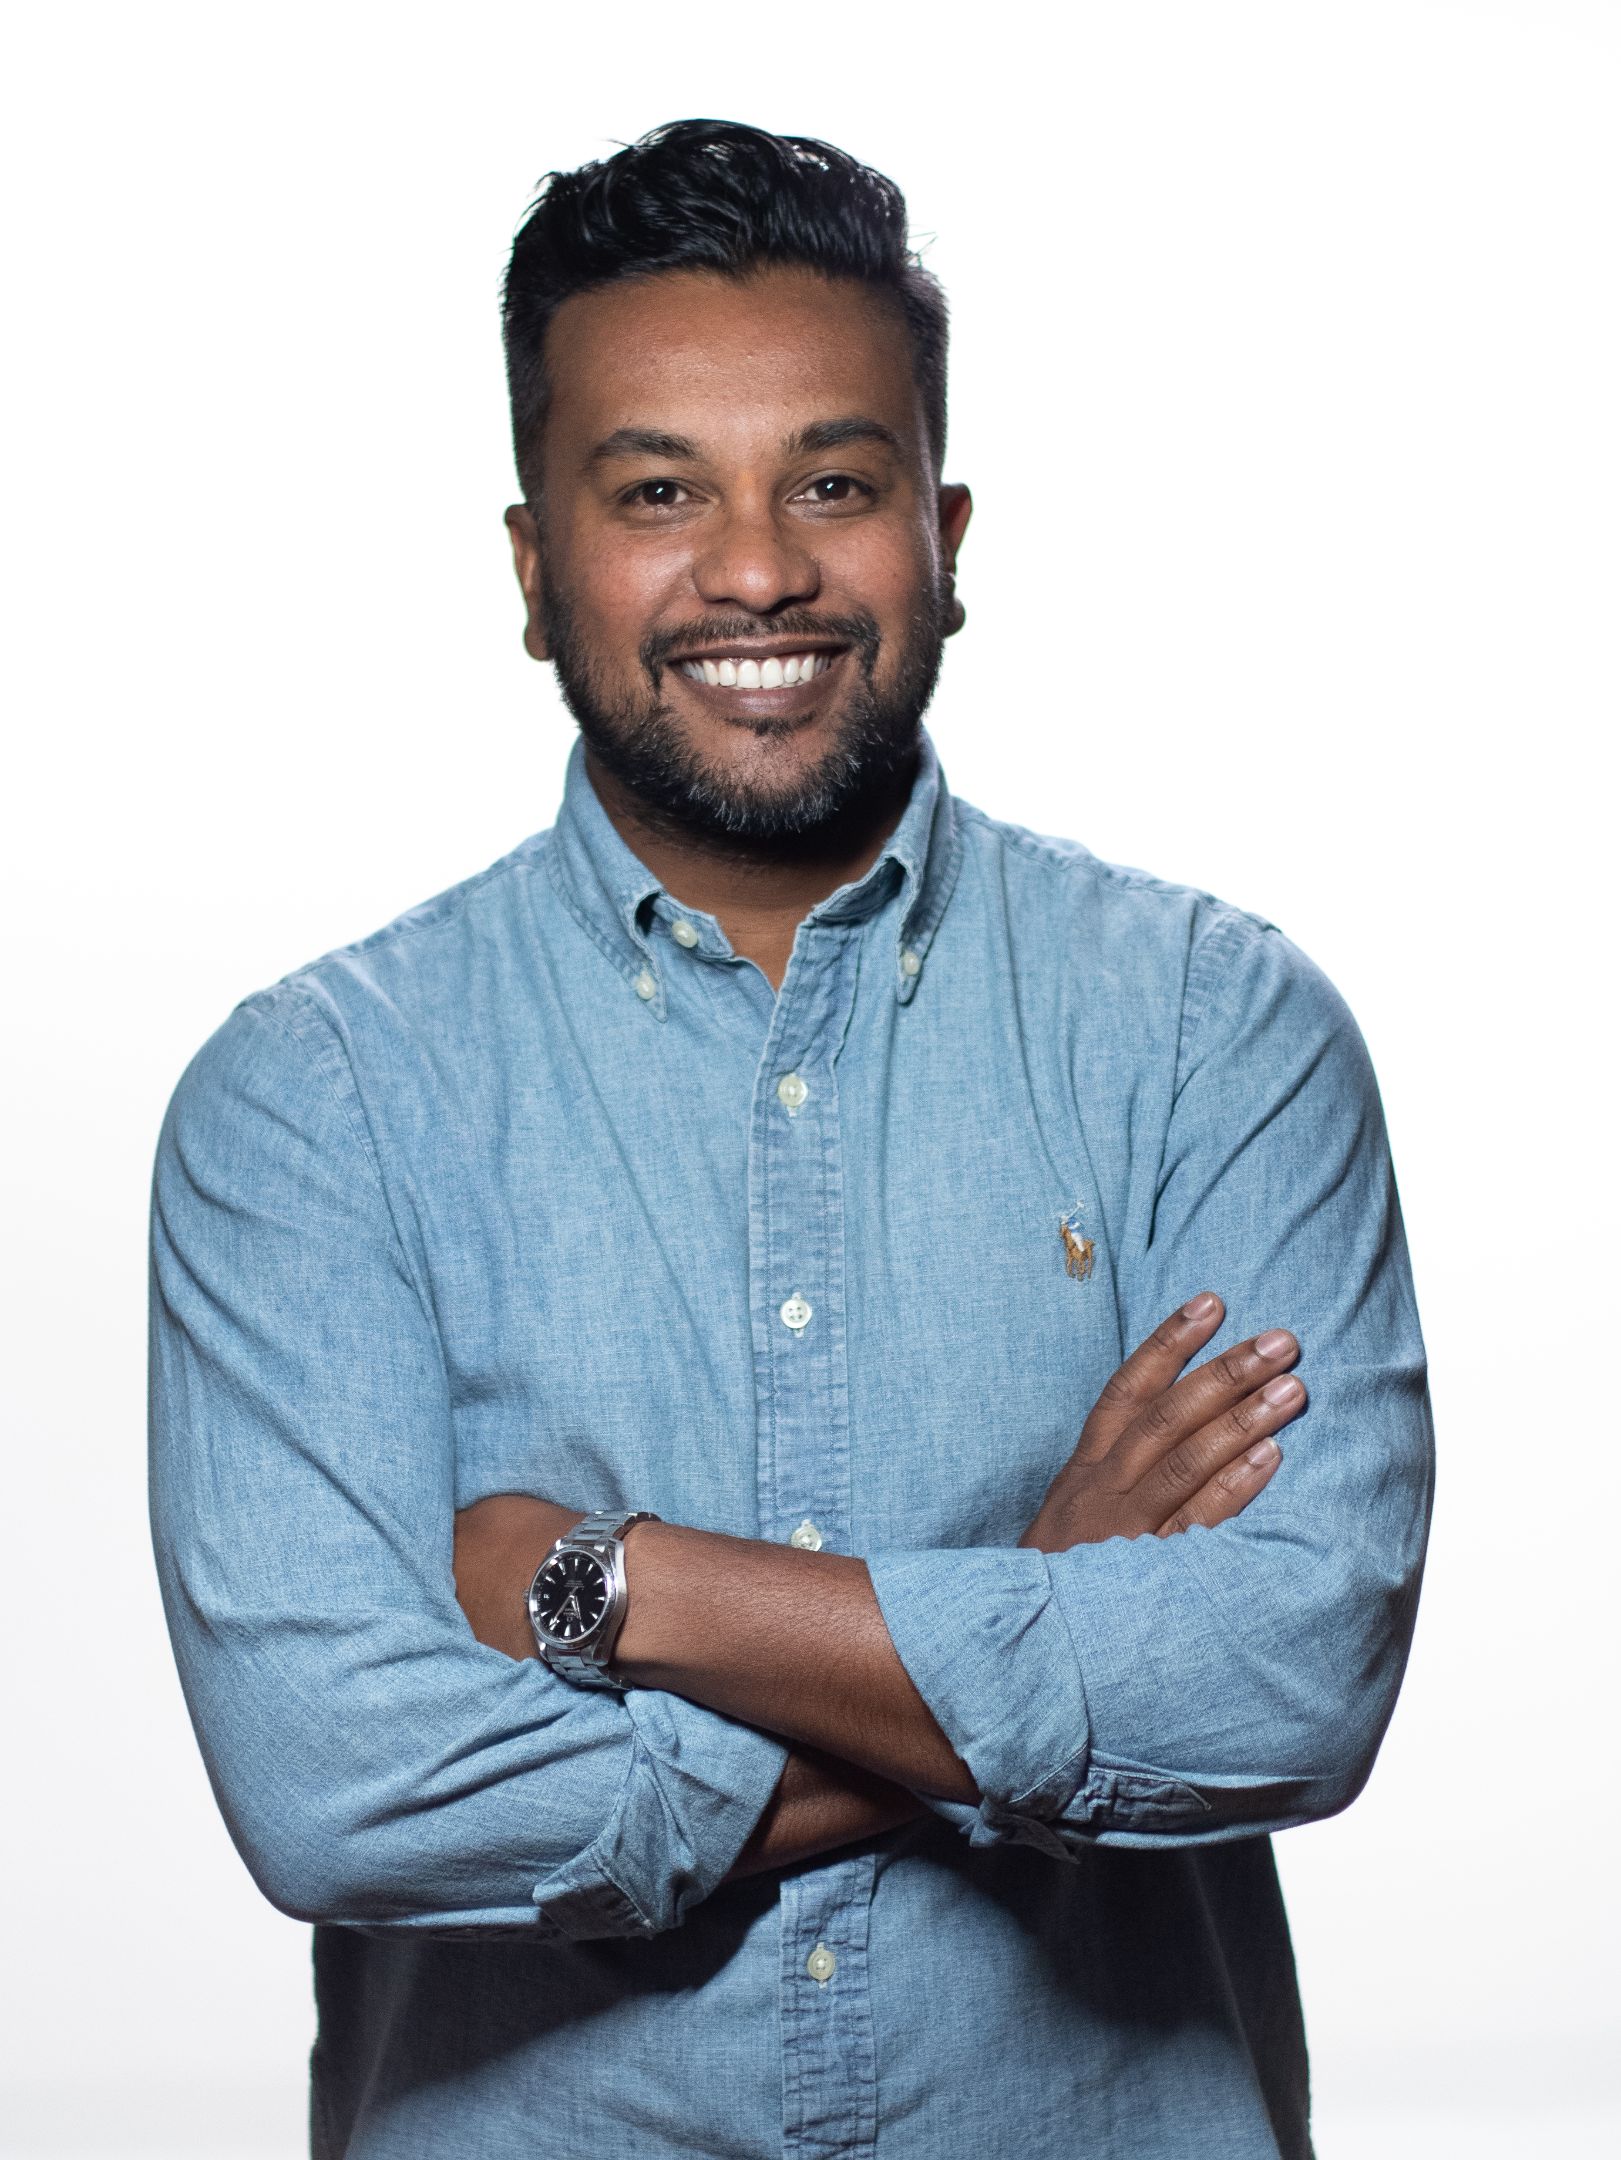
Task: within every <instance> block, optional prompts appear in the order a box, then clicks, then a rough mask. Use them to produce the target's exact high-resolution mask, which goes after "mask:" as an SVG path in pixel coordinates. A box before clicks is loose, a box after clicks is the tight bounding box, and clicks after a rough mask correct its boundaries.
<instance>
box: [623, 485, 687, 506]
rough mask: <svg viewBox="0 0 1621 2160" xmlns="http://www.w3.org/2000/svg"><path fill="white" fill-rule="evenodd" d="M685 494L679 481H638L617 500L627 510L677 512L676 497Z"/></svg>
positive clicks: (683, 487)
mask: <svg viewBox="0 0 1621 2160" xmlns="http://www.w3.org/2000/svg"><path fill="white" fill-rule="evenodd" d="M686 492H687V490H686V487H685V485H684V484H683V483H682V482H681V481H679V480H638V481H637V483H636V485H635V486H634V487H633V488H631V489H630V490H629V491H628V492H627V493H626V494H624V495H622V496H621V497H620V498H619V499H620V501H621V502H622V503H623V504H624V505H625V507H626V508H627V509H629V510H679V509H680V508H681V504H680V503H679V502H678V501H677V499H676V498H677V497H678V496H683V495H685V494H686Z"/></svg>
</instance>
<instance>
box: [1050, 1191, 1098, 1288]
mask: <svg viewBox="0 0 1621 2160" xmlns="http://www.w3.org/2000/svg"><path fill="white" fill-rule="evenodd" d="M1083 1212H1084V1210H1083V1209H1082V1206H1081V1203H1080V1201H1079V1200H1077V1201H1076V1203H1075V1205H1074V1206H1073V1207H1072V1208H1071V1209H1070V1211H1069V1213H1068V1214H1067V1215H1060V1216H1059V1218H1058V1235H1059V1237H1060V1238H1062V1240H1063V1243H1064V1273H1065V1274H1066V1275H1072V1276H1073V1277H1074V1278H1075V1280H1076V1281H1077V1282H1085V1280H1086V1278H1087V1277H1088V1275H1090V1274H1091V1272H1092V1240H1091V1239H1090V1238H1089V1237H1087V1236H1086V1235H1085V1234H1084V1233H1083V1231H1082V1229H1081V1216H1082V1213H1083Z"/></svg>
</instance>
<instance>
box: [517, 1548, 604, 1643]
mask: <svg viewBox="0 0 1621 2160" xmlns="http://www.w3.org/2000/svg"><path fill="white" fill-rule="evenodd" d="M611 1588H612V1585H611V1581H610V1578H609V1575H608V1570H607V1569H606V1568H605V1567H604V1566H603V1564H602V1562H601V1561H600V1560H598V1559H595V1558H593V1556H592V1555H591V1554H590V1553H583V1552H561V1553H558V1554H557V1555H556V1556H555V1557H554V1558H552V1559H550V1560H548V1561H547V1563H546V1565H545V1566H544V1567H543V1568H542V1569H541V1571H540V1573H539V1574H538V1575H537V1576H536V1578H535V1585H534V1588H533V1589H532V1590H531V1591H530V1593H529V1610H530V1612H531V1614H532V1615H533V1617H534V1622H535V1625H536V1627H537V1628H539V1629H540V1630H541V1632H542V1634H544V1635H546V1636H548V1637H550V1639H551V1640H552V1641H553V1642H559V1643H575V1642H579V1641H581V1640H582V1638H583V1637H585V1636H587V1635H589V1634H590V1633H591V1631H592V1630H593V1629H594V1628H595V1627H596V1626H597V1625H598V1623H599V1622H600V1621H601V1619H602V1616H603V1614H604V1613H606V1611H607V1610H608V1598H609V1593H610V1590H611Z"/></svg>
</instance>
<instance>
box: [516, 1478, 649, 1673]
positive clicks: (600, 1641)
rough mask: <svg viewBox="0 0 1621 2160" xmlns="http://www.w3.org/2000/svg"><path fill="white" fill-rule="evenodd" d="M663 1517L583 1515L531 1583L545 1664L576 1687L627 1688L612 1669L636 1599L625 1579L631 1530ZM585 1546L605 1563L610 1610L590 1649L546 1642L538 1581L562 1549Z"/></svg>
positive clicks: (641, 1512)
mask: <svg viewBox="0 0 1621 2160" xmlns="http://www.w3.org/2000/svg"><path fill="white" fill-rule="evenodd" d="M660 1520H662V1518H661V1517H660V1516H658V1515H655V1514H654V1513H653V1512H652V1510H651V1509H650V1508H635V1509H629V1510H627V1509H623V1508H598V1509H596V1510H595V1511H594V1512H593V1513H591V1514H589V1515H585V1516H582V1517H581V1519H580V1520H579V1521H578V1522H577V1523H576V1524H575V1525H574V1528H573V1529H572V1530H567V1531H565V1532H564V1533H563V1535H562V1536H561V1537H560V1538H559V1539H558V1540H557V1543H556V1544H555V1545H554V1546H553V1547H552V1548H551V1551H550V1552H548V1553H547V1555H546V1558H545V1559H544V1560H542V1562H541V1563H540V1566H539V1567H538V1568H537V1569H536V1570H535V1574H534V1577H533V1579H532V1581H531V1583H530V1587H529V1598H528V1599H527V1600H526V1609H527V1610H528V1613H529V1623H530V1628H531V1630H532V1632H533V1634H534V1637H535V1647H536V1649H537V1650H538V1651H539V1653H540V1656H541V1658H542V1660H543V1662H544V1663H546V1664H547V1665H549V1666H550V1667H551V1669H552V1671H553V1672H555V1673H557V1674H559V1675H560V1676H561V1677H562V1678H563V1679H565V1680H572V1681H573V1682H575V1684H576V1685H578V1686H585V1687H609V1688H619V1689H622V1688H623V1687H624V1684H625V1683H624V1682H623V1681H622V1680H616V1679H615V1678H614V1677H613V1675H612V1674H611V1673H610V1672H609V1671H608V1669H607V1667H608V1660H609V1658H610V1657H611V1656H612V1654H613V1646H614V1643H615V1642H616V1640H617V1639H618V1636H619V1631H620V1629H621V1628H622V1627H623V1626H624V1623H625V1612H626V1608H627V1606H628V1604H629V1597H630V1593H629V1586H628V1583H627V1581H626V1577H625V1548H624V1539H625V1534H626V1532H627V1531H628V1530H630V1529H631V1528H632V1526H633V1525H634V1524H636V1523H639V1522H659V1521H660ZM579 1547H583V1548H584V1549H585V1550H586V1551H587V1552H589V1553H591V1554H592V1556H593V1557H594V1558H595V1559H597V1560H600V1561H601V1563H602V1565H603V1567H604V1568H605V1569H606V1570H607V1573H608V1580H609V1586H610V1587H609V1605H608V1610H607V1612H606V1613H605V1614H604V1616H603V1618H602V1620H601V1622H600V1623H599V1624H598V1626H597V1628H596V1629H595V1631H594V1632H593V1635H592V1637H591V1641H590V1644H589V1647H587V1648H585V1649H583V1650H579V1651H576V1650H570V1649H565V1648H563V1647H562V1646H560V1645H559V1644H557V1643H551V1642H547V1641H546V1640H545V1638H544V1637H543V1636H542V1634H541V1633H540V1629H539V1626H538V1624H537V1622H536V1619H535V1613H534V1606H533V1602H532V1600H533V1598H534V1594H535V1585H536V1584H537V1583H538V1582H539V1580H540V1576H541V1573H542V1571H543V1570H544V1569H545V1567H546V1565H547V1562H549V1561H551V1560H552V1559H554V1558H555V1557H556V1555H557V1554H558V1553H560V1552H563V1551H566V1550H571V1549H575V1548H579Z"/></svg>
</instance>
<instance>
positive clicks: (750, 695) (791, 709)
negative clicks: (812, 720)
mask: <svg viewBox="0 0 1621 2160" xmlns="http://www.w3.org/2000/svg"><path fill="white" fill-rule="evenodd" d="M849 650H850V648H849V646H848V645H804V644H797V645H795V644H789V643H788V641H787V640H785V639H784V640H781V641H778V642H776V643H773V644H761V643H753V644H747V645H734V646H731V647H725V646H720V645H716V646H712V647H710V648H709V649H708V650H707V651H704V652H693V653H683V654H682V655H681V656H680V657H679V658H678V659H674V660H672V661H670V663H669V667H670V671H671V672H672V673H673V674H675V675H678V676H679V677H680V678H681V680H682V681H683V682H684V683H687V684H690V685H691V686H692V691H693V692H694V693H695V694H696V697H697V700H698V702H699V703H700V704H701V705H703V706H704V707H706V708H707V709H708V710H709V711H710V712H714V713H721V714H724V715H726V716H727V717H728V718H732V719H737V720H754V721H759V720H772V719H782V720H792V719H797V718H801V717H809V715H810V714H811V712H812V711H814V710H815V708H816V706H817V705H819V704H820V702H821V700H820V698H819V697H818V696H817V695H816V694H815V686H816V685H817V684H819V683H821V682H822V680H823V678H824V677H825V676H828V675H830V674H832V673H834V671H835V670H836V669H837V668H838V667H839V666H840V664H841V663H842V661H843V660H844V657H845V655H846V653H848V652H849Z"/></svg>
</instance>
